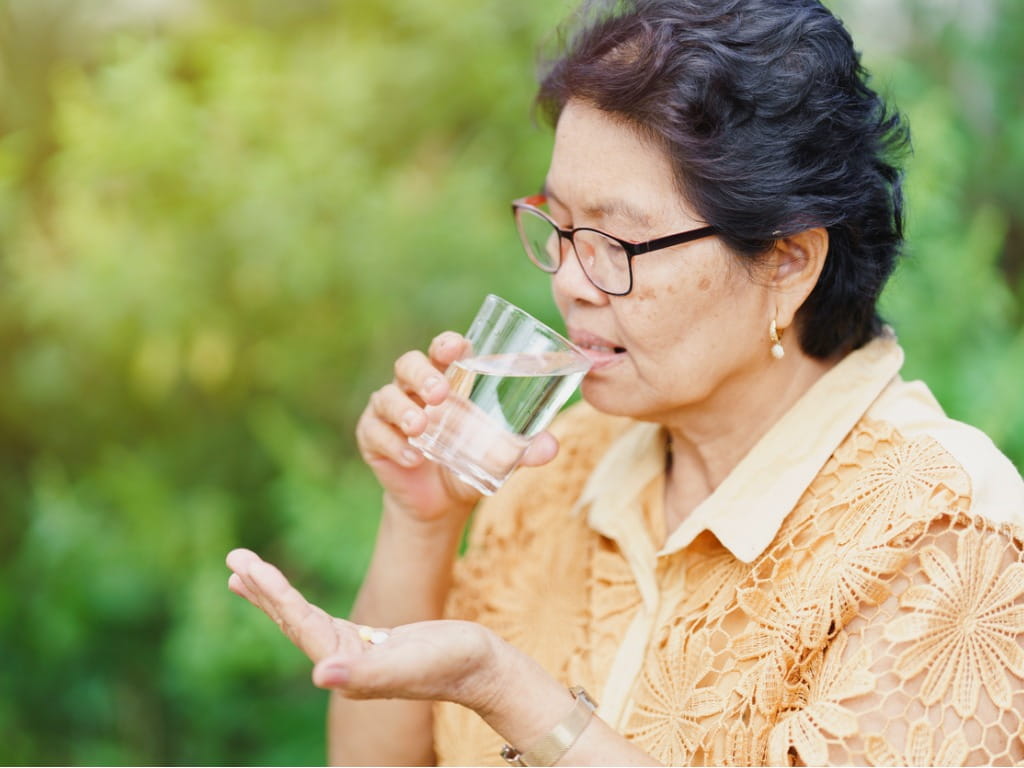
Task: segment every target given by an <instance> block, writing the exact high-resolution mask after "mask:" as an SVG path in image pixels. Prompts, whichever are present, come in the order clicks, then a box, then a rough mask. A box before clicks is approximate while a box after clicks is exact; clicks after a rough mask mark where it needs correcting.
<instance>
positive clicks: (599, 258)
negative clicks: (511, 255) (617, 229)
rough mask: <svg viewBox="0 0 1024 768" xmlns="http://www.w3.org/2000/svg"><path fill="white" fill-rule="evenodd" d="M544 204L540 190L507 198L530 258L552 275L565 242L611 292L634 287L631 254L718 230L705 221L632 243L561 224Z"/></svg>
mask: <svg viewBox="0 0 1024 768" xmlns="http://www.w3.org/2000/svg"><path fill="white" fill-rule="evenodd" d="M547 204H548V201H547V197H545V196H544V195H531V196H530V197H523V198H520V199H518V200H515V201H513V202H512V214H513V215H514V216H515V219H516V229H518V230H519V239H520V240H522V242H523V248H524V249H526V255H527V256H529V257H530V261H532V262H533V263H534V264H536V265H537V266H538V267H540V268H541V269H543V270H544V271H545V272H548V273H550V274H554V273H555V272H557V271H558V268H559V267H560V266H562V258H563V256H564V253H565V246H564V243H566V242H568V243H569V245H571V246H572V250H573V253H575V254H576V260H577V261H578V262H579V265H580V267H581V268H582V269H583V274H585V275H586V276H587V279H588V280H590V282H591V283H593V285H594V287H596V288H598V289H599V290H601V291H604V292H605V293H607V294H610V295H612V296H625V295H626V294H627V293H629V292H630V291H631V290H633V258H634V257H635V256H638V255H639V254H641V253H650V252H651V251H659V250H661V249H662V248H669V247H671V246H673V245H682V244H683V243H688V242H690V241H691V240H698V239H700V238H702V237H710V236H711V235H715V234H718V230H717V229H716V228H715V227H711V226H706V227H700V228H698V229H691V230H690V231H688V232H679V233H677V234H674V235H666V236H665V237H658V238H655V239H654V240H648V241H647V242H645V243H633V242H630V241H629V240H622V239H620V238H618V237H614V236H613V235H609V234H608V233H606V232H601V231H600V230H598V229H591V228H590V227H574V228H573V229H562V228H561V227H559V226H558V224H556V223H555V221H554V219H552V218H551V215H550V214H549V213H548V212H547Z"/></svg>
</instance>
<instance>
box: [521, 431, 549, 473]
mask: <svg viewBox="0 0 1024 768" xmlns="http://www.w3.org/2000/svg"><path fill="white" fill-rule="evenodd" d="M557 455H558V440H557V439H556V438H555V436H554V435H552V434H551V433H550V432H541V433H540V434H539V435H537V436H536V437H534V438H533V440H531V441H530V444H529V445H528V446H527V447H526V451H525V453H523V457H522V458H521V459H520V460H519V463H520V465H522V466H524V467H539V466H541V465H543V464H547V463H548V462H549V461H552V460H553V459H554V458H555V456H557Z"/></svg>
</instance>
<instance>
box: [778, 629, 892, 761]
mask: <svg viewBox="0 0 1024 768" xmlns="http://www.w3.org/2000/svg"><path fill="white" fill-rule="evenodd" d="M846 644H847V638H846V636H845V635H839V636H838V637H837V638H836V640H835V642H834V643H833V644H832V646H831V647H830V648H829V649H828V651H827V652H825V653H823V654H818V655H817V656H815V657H814V659H813V660H812V661H811V663H810V664H809V665H808V666H807V668H806V672H805V677H804V679H803V680H801V681H800V683H798V685H797V686H796V687H795V689H793V690H791V691H790V692H789V696H790V697H791V700H790V707H789V708H788V709H789V711H787V712H785V713H784V714H783V715H782V716H781V717H780V718H779V722H778V725H776V726H775V728H773V729H772V732H771V735H770V737H769V739H768V759H769V761H770V762H771V763H773V764H775V765H781V764H784V763H788V759H787V755H788V754H789V750H790V748H791V747H792V748H793V749H794V750H796V752H797V754H799V755H800V758H801V759H802V760H803V761H804V763H806V764H808V765H824V764H825V763H827V762H828V744H827V742H826V740H825V738H824V735H823V734H825V733H829V734H832V735H833V736H840V737H849V736H853V735H854V734H856V733H857V716H856V715H855V714H854V713H853V712H852V711H851V710H849V709H847V708H846V707H844V706H843V705H842V704H841V702H844V701H846V700H847V699H852V698H855V697H857V696H863V695H864V694H866V693H868V692H869V691H871V690H872V689H873V688H874V684H875V683H874V678H873V677H872V676H871V675H870V674H869V673H868V672H867V669H866V667H867V662H868V651H867V649H866V648H861V649H860V650H858V651H857V652H856V653H854V654H853V656H852V658H851V660H850V661H848V662H844V661H843V654H844V652H845V651H846Z"/></svg>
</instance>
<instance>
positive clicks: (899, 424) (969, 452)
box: [866, 379, 1024, 527]
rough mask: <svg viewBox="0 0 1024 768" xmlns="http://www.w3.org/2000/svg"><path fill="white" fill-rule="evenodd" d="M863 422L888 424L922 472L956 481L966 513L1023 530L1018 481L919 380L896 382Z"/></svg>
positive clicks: (1023, 483) (1022, 487) (1022, 492)
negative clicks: (953, 478)
mask: <svg viewBox="0 0 1024 768" xmlns="http://www.w3.org/2000/svg"><path fill="white" fill-rule="evenodd" d="M866 417H867V418H868V419H870V420H873V421H876V422H881V423H884V424H887V425H890V426H891V428H892V430H893V431H894V432H895V433H897V434H898V435H899V436H900V437H901V438H902V440H901V443H902V445H904V446H906V447H905V448H904V450H905V451H907V450H912V451H913V452H914V454H915V455H914V458H915V459H916V461H917V462H918V463H922V462H923V466H922V469H925V470H928V471H931V472H933V473H937V472H943V471H944V472H945V473H946V474H948V475H950V476H953V475H956V476H958V477H959V479H960V482H959V483H958V485H961V486H962V487H961V488H960V489H958V490H960V492H961V493H962V494H963V495H965V496H967V497H968V498H969V511H970V513H971V514H973V515H978V516H980V517H983V518H985V519H986V520H987V521H988V522H990V523H994V524H996V525H1001V524H1011V525H1015V526H1021V527H1024V480H1022V479H1021V475H1020V473H1019V472H1018V471H1017V468H1016V467H1014V465H1013V463H1012V462H1011V461H1010V460H1009V459H1008V458H1007V457H1006V456H1005V455H1004V454H1003V453H1002V452H1001V451H1000V450H999V449H998V448H997V447H996V445H995V444H994V443H993V442H992V440H991V439H990V438H989V437H988V435H986V434H985V433H984V432H982V431H981V430H979V429H977V428H975V427H972V426H970V425H969V424H964V423H963V422H960V421H957V420H955V419H951V418H949V417H948V416H946V415H945V413H944V412H943V411H942V408H941V406H940V405H939V404H938V402H937V401H936V400H935V398H934V396H933V395H932V393H931V392H930V391H929V389H928V387H927V386H926V385H925V384H924V383H923V382H920V381H913V382H907V381H903V380H901V379H896V380H895V381H894V382H893V383H892V384H890V385H889V387H887V388H886V390H885V391H884V392H883V393H882V394H881V396H880V397H879V398H878V400H877V401H876V402H875V403H874V404H873V405H872V407H871V408H870V409H869V411H868V413H867V414H866Z"/></svg>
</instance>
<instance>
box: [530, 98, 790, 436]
mask: <svg viewBox="0 0 1024 768" xmlns="http://www.w3.org/2000/svg"><path fill="white" fill-rule="evenodd" d="M546 192H547V195H548V200H549V204H550V210H551V212H552V216H553V217H554V218H555V220H556V221H557V222H558V224H559V225H560V226H562V227H583V226H587V227H594V228H597V229H601V230H603V231H605V232H608V233H609V234H612V235H615V236H617V237H620V238H622V239H625V240H633V241H643V240H650V239H653V238H655V237H659V236H662V235H668V234H673V233H676V232H681V231H684V230H688V229H694V228H697V227H699V226H702V225H703V224H705V223H706V222H703V221H701V220H700V219H699V218H698V217H697V215H696V214H695V213H694V212H693V211H692V210H690V209H689V207H688V206H687V205H686V203H685V202H684V201H683V200H682V198H681V197H680V195H679V193H678V192H677V190H676V187H675V184H674V179H673V175H672V169H671V166H670V164H669V161H668V158H667V157H666V155H665V154H664V152H663V151H662V150H661V149H660V148H658V147H656V146H655V145H654V144H653V143H650V142H647V141H645V140H643V139H641V137H640V136H639V135H638V134H637V132H636V131H635V130H634V129H633V128H632V127H630V126H629V125H628V124H626V123H625V122H622V121H620V120H617V119H616V118H615V117H613V116H611V115H610V114H608V113H606V112H602V111H600V110H598V109H596V108H593V107H591V106H588V105H586V104H584V103H581V102H576V101H570V102H569V104H568V105H567V106H566V107H565V109H564V110H563V112H562V114H561V117H560V119H559V121H558V127H557V130H556V131H555V146H554V151H553V153H552V158H551V167H550V169H549V171H548V177H547V184H546ZM552 284H553V291H554V295H555V301H556V302H557V304H558V308H559V310H560V311H561V313H562V316H563V317H564V319H565V323H566V326H567V328H568V332H569V335H570V337H571V338H572V339H573V341H575V342H576V343H577V344H579V345H580V346H582V347H584V348H585V349H586V350H588V354H589V355H590V357H591V358H592V360H593V361H594V366H593V368H592V369H591V371H590V373H588V374H587V376H586V378H585V379H584V382H583V385H582V392H583V396H584V397H585V398H586V400H587V401H588V402H590V403H591V404H592V405H593V406H594V407H596V408H597V409H598V410H601V411H604V412H606V413H614V414H619V415H628V416H632V417H634V418H639V419H644V420H650V421H658V422H662V423H671V422H672V421H673V416H674V415H678V414H682V413H684V412H686V411H689V410H693V409H700V408H707V407H711V406H714V405H715V404H718V405H724V406H726V407H728V403H729V402H730V399H731V398H734V397H743V396H744V395H745V394H746V392H747V391H748V390H747V387H749V386H751V385H754V384H756V380H757V377H758V374H759V372H761V371H763V370H764V368H765V367H766V366H767V365H770V364H771V360H772V358H771V356H770V353H769V346H770V345H769V342H768V325H769V323H770V322H771V320H772V318H773V316H774V311H775V307H774V304H773V299H772V293H771V291H770V289H769V288H767V287H766V286H765V285H761V284H759V283H758V282H756V281H754V280H753V279H752V278H751V276H750V273H749V272H748V271H747V270H746V269H745V268H744V267H743V266H742V265H741V264H740V263H739V262H738V261H737V259H736V257H735V256H733V255H732V254H731V253H730V252H729V251H728V250H727V249H726V247H725V246H724V245H723V244H722V243H721V241H720V240H719V239H718V238H717V237H708V238H704V239H701V240H695V241H692V242H690V243H686V244H683V245H680V246H675V247H672V248H666V249H664V250H659V251H654V252H651V253H646V254H641V255H638V256H637V257H636V258H635V259H634V260H633V290H632V292H631V293H630V294H628V295H626V296H609V295H607V294H605V293H602V292H601V291H599V290H598V289H597V288H595V287H594V286H593V285H591V284H590V282H589V281H588V280H587V278H586V276H585V275H584V274H583V272H582V270H581V269H580V266H579V264H578V262H577V261H576V259H575V258H573V257H572V256H571V252H569V253H567V257H566V258H565V259H564V260H563V262H562V266H561V268H560V269H559V270H558V272H557V273H556V274H555V275H554V276H553V278H552ZM732 402H735V401H732Z"/></svg>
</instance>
